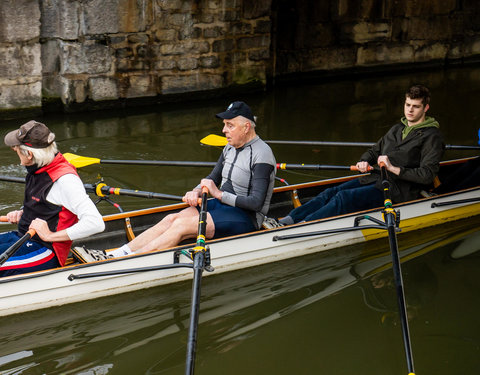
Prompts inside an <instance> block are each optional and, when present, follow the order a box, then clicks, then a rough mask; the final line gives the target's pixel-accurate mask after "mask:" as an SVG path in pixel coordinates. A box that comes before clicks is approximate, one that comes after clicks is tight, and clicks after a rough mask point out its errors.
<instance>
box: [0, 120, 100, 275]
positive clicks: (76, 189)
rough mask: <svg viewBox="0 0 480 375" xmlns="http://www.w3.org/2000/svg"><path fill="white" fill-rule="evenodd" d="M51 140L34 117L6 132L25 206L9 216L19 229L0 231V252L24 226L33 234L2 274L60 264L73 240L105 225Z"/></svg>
mask: <svg viewBox="0 0 480 375" xmlns="http://www.w3.org/2000/svg"><path fill="white" fill-rule="evenodd" d="M54 140H55V134H53V133H52V132H51V131H50V130H49V129H48V128H47V127H46V126H45V125H44V124H42V123H40V122H37V121H33V120H32V121H29V122H27V123H26V124H23V125H22V126H20V128H19V129H18V130H13V131H11V132H10V133H8V134H7V135H6V136H5V144H6V145H7V146H9V147H11V148H12V150H13V151H15V152H16V153H17V155H18V157H19V159H20V164H21V165H23V166H25V168H26V169H27V176H26V179H25V182H26V184H25V199H24V201H23V208H21V209H20V210H16V211H12V212H9V213H8V214H7V218H8V221H9V222H10V223H18V232H7V233H2V234H0V253H3V252H4V251H5V250H6V249H7V248H9V247H10V246H11V245H12V244H14V243H15V242H17V241H18V240H19V238H20V237H21V236H23V235H24V234H25V233H26V232H27V230H28V229H30V228H32V229H34V230H35V231H36V233H37V234H36V235H35V236H34V237H33V238H32V239H31V240H30V241H27V242H25V243H24V244H23V245H22V246H21V247H20V248H19V249H18V250H17V252H16V253H15V254H14V256H12V257H10V258H9V259H8V260H7V261H6V262H5V263H4V264H3V265H2V267H0V277H3V276H10V275H16V274H22V273H26V272H33V271H39V270H45V269H49V268H55V267H60V266H63V265H65V261H66V259H67V256H68V253H69V252H70V247H71V244H72V241H73V240H76V239H80V238H83V237H88V236H90V235H92V234H95V233H98V232H101V231H103V230H104V229H105V224H104V222H103V219H102V216H101V215H100V213H99V212H98V210H97V208H96V207H95V205H94V203H93V202H92V201H91V200H90V198H89V197H88V195H87V193H86V191H85V187H84V186H83V183H82V181H81V180H80V178H79V177H78V175H77V172H76V170H75V167H74V166H73V165H71V164H70V163H68V162H67V161H66V160H65V158H64V157H63V155H62V154H61V153H59V152H58V150H57V145H56V143H55V142H54Z"/></svg>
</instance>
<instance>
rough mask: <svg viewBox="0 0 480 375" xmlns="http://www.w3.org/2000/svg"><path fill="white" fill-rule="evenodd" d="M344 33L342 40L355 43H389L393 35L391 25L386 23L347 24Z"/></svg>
mask: <svg viewBox="0 0 480 375" xmlns="http://www.w3.org/2000/svg"><path fill="white" fill-rule="evenodd" d="M342 31H343V33H342V39H344V40H347V41H353V42H355V43H367V42H378V41H387V40H389V39H390V37H391V35H392V34H391V28H390V25H389V24H388V23H386V22H380V23H373V22H359V23H355V24H346V25H344V26H343V29H342Z"/></svg>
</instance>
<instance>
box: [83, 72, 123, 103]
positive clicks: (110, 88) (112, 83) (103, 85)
mask: <svg viewBox="0 0 480 375" xmlns="http://www.w3.org/2000/svg"><path fill="white" fill-rule="evenodd" d="M88 87H89V90H88V96H89V97H90V98H91V99H92V100H94V101H101V100H114V99H118V88H117V81H116V80H115V79H113V78H110V77H93V78H90V79H89V80H88Z"/></svg>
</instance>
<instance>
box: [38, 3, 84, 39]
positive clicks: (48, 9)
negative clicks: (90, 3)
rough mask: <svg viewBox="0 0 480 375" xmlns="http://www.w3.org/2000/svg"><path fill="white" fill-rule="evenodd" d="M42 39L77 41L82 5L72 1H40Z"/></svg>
mask: <svg viewBox="0 0 480 375" xmlns="http://www.w3.org/2000/svg"><path fill="white" fill-rule="evenodd" d="M40 7H41V11H42V24H41V36H42V38H61V39H77V38H78V33H79V23H78V14H79V8H80V4H79V2H78V1H72V0H49V1H40Z"/></svg>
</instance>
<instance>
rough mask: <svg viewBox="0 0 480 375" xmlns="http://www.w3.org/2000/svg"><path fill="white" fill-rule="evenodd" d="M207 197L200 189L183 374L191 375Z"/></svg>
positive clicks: (205, 231)
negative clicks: (200, 201)
mask: <svg viewBox="0 0 480 375" xmlns="http://www.w3.org/2000/svg"><path fill="white" fill-rule="evenodd" d="M207 195H208V189H207V188H206V187H205V186H203V187H202V198H201V200H202V203H201V205H200V213H199V216H198V235H197V243H196V246H195V247H194V248H193V272H194V274H193V286H192V306H191V310H190V326H189V330H188V343H187V360H186V366H185V374H186V375H193V373H194V368H195V353H196V347H197V333H198V317H199V315H200V294H201V293H200V290H201V284H202V273H203V269H204V268H205V251H206V249H205V236H206V233H207Z"/></svg>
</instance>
